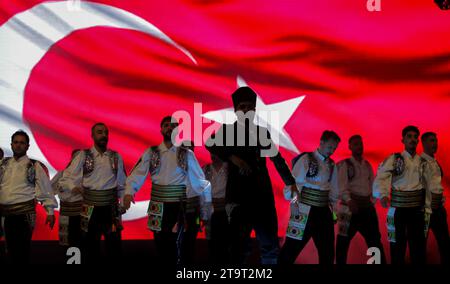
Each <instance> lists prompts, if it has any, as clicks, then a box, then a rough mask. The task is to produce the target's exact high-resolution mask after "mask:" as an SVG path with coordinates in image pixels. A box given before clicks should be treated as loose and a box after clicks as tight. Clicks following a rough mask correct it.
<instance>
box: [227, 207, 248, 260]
mask: <svg viewBox="0 0 450 284" xmlns="http://www.w3.org/2000/svg"><path fill="white" fill-rule="evenodd" d="M252 229H253V228H252V224H251V222H250V216H249V213H248V212H246V211H245V210H244V209H243V208H241V206H238V207H235V208H234V209H233V211H232V212H231V217H230V242H231V243H230V254H231V255H230V257H231V263H232V264H244V263H245V262H246V261H247V258H248V256H249V255H250V253H251V248H250V241H251V240H250V234H251V231H252Z"/></svg>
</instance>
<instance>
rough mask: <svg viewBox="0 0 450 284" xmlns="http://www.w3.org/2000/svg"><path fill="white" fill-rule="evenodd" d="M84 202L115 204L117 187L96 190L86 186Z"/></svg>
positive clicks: (98, 204) (102, 204)
mask: <svg viewBox="0 0 450 284" xmlns="http://www.w3.org/2000/svg"><path fill="white" fill-rule="evenodd" d="M83 198H84V203H85V204H87V205H93V206H107V205H113V204H114V203H115V202H117V188H111V189H106V190H94V189H88V188H85V189H84V191H83Z"/></svg>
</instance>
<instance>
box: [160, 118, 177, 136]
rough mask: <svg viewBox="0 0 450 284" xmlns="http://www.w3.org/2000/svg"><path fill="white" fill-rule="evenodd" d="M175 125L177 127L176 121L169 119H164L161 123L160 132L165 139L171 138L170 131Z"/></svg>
mask: <svg viewBox="0 0 450 284" xmlns="http://www.w3.org/2000/svg"><path fill="white" fill-rule="evenodd" d="M177 127H178V123H176V122H171V121H170V120H166V121H164V122H163V123H162V126H161V134H162V136H163V137H164V140H165V141H170V140H172V132H173V130H174V129H175V128H177Z"/></svg>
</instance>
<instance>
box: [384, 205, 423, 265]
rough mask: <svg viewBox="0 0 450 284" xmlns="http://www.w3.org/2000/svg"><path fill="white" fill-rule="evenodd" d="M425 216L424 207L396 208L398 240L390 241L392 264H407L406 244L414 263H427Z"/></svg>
mask: <svg viewBox="0 0 450 284" xmlns="http://www.w3.org/2000/svg"><path fill="white" fill-rule="evenodd" d="M424 218H425V216H424V212H423V210H422V208H396V210H395V215H394V223H395V234H396V242H395V243H394V242H391V243H390V248H391V262H392V264H397V265H398V264H399V265H403V264H405V254H406V246H407V245H409V255H410V257H411V263H412V264H425V262H426V242H425V233H424V229H425V219H424Z"/></svg>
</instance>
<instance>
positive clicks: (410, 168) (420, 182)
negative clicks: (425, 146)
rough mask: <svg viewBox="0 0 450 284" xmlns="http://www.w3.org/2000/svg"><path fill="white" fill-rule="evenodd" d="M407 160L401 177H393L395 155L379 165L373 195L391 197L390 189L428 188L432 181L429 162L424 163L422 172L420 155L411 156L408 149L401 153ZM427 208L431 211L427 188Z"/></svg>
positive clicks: (412, 189) (380, 197)
mask: <svg viewBox="0 0 450 284" xmlns="http://www.w3.org/2000/svg"><path fill="white" fill-rule="evenodd" d="M401 155H402V157H403V158H404V160H405V170H404V172H403V174H402V175H401V176H399V177H393V175H392V171H393V170H394V162H395V155H391V156H390V157H389V158H387V159H386V160H385V161H384V162H383V163H381V164H380V165H379V167H378V171H377V175H376V177H375V180H374V183H373V197H375V198H379V199H382V198H384V197H389V194H390V190H391V188H392V189H395V190H399V191H415V190H420V189H428V188H429V187H430V186H429V181H430V173H431V172H430V170H429V166H427V164H428V163H425V164H424V167H423V173H422V169H421V167H422V162H421V157H420V156H419V155H417V154H416V155H414V157H412V156H411V154H409V153H408V152H407V151H403V152H402V153H401ZM425 208H426V210H427V211H429V212H431V193H430V191H429V190H426V194H425Z"/></svg>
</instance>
